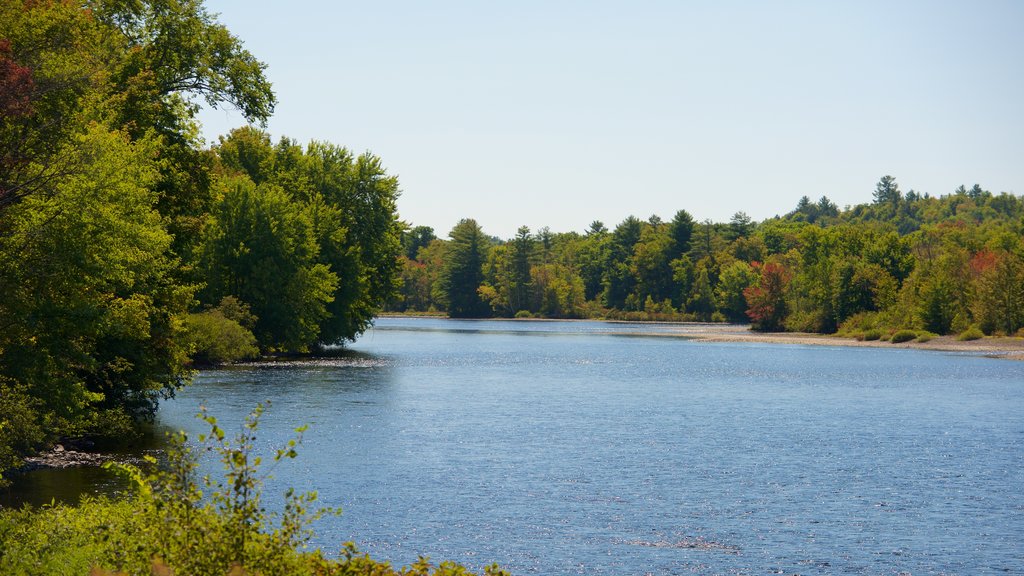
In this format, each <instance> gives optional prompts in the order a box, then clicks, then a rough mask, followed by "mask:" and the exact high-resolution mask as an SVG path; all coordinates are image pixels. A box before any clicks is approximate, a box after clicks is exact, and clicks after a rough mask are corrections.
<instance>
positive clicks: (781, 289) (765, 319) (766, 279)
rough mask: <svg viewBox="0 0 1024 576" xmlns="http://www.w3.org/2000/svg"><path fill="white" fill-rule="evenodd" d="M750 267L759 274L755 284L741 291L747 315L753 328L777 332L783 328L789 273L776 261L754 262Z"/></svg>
mask: <svg viewBox="0 0 1024 576" xmlns="http://www.w3.org/2000/svg"><path fill="white" fill-rule="evenodd" d="M752 268H753V269H754V272H756V273H758V274H759V278H758V280H757V284H756V285H754V286H751V287H749V288H747V289H746V290H744V291H743V296H744V297H745V298H746V299H747V305H748V306H750V308H749V309H748V310H747V315H748V316H749V317H750V319H751V320H752V321H753V326H752V327H753V329H754V330H759V331H762V332H777V331H780V330H782V329H783V328H784V322H785V319H786V314H787V313H788V309H787V306H786V289H787V288H788V286H789V280H790V273H789V271H788V270H786V268H785V267H784V266H783V265H782V264H779V263H777V262H770V261H769V262H765V263H764V264H759V263H755V264H754V265H753V266H752Z"/></svg>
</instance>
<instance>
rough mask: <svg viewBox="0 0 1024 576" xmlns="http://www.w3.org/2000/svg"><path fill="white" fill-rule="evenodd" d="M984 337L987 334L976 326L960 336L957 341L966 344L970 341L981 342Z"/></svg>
mask: <svg viewBox="0 0 1024 576" xmlns="http://www.w3.org/2000/svg"><path fill="white" fill-rule="evenodd" d="M984 337H985V333H984V332H982V331H981V328H978V326H977V325H974V326H971V327H970V328H968V329H967V330H964V331H963V332H961V333H960V334H958V335H957V337H956V339H957V340H960V341H961V342H966V341H968V340H980V339H981V338H984Z"/></svg>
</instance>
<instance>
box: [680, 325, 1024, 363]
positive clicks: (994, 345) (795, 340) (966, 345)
mask: <svg viewBox="0 0 1024 576" xmlns="http://www.w3.org/2000/svg"><path fill="white" fill-rule="evenodd" d="M693 337H694V339H696V340H699V341H702V342H759V343H765V344H800V345H805V346H807V345H809V346H850V347H869V348H914V349H918V350H935V351H941V352H957V353H962V354H973V355H977V356H989V357H993V358H1005V359H1009V360H1024V338H997V337H993V338H981V339H978V340H967V341H960V340H957V339H956V336H936V337H934V338H933V339H931V340H929V341H927V342H917V341H913V340H912V341H910V342H901V343H899V344H893V343H891V342H887V341H884V340H856V339H853V338H848V337H843V336H834V335H828V334H810V333H802V332H753V331H751V330H746V331H735V330H714V329H710V330H707V331H706V332H704V333H699V334H696V335H695V336H693Z"/></svg>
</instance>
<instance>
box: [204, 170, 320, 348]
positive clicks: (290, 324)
mask: <svg viewBox="0 0 1024 576" xmlns="http://www.w3.org/2000/svg"><path fill="white" fill-rule="evenodd" d="M220 186H221V187H222V190H221V194H222V199H221V201H220V202H219V203H218V204H217V206H216V207H215V209H214V213H213V220H212V222H211V223H210V224H209V226H208V227H207V231H206V238H205V241H204V246H203V255H202V257H203V267H204V272H205V274H204V277H205V278H206V279H207V286H206V288H205V289H204V290H203V300H204V301H207V302H219V301H220V300H221V299H222V298H224V297H225V296H236V297H237V298H239V299H240V300H241V301H243V302H245V303H246V304H247V305H249V306H250V307H251V309H252V312H253V314H255V315H256V317H257V321H256V325H255V330H254V333H255V335H256V338H257V340H258V341H259V343H260V346H262V347H263V348H265V349H269V350H287V351H306V350H308V349H309V347H310V346H311V345H314V344H316V343H317V342H319V341H320V326H319V324H320V322H321V321H323V320H324V319H325V318H327V317H328V316H329V312H328V308H327V306H328V304H329V303H330V302H331V301H332V299H333V298H334V292H335V291H336V290H337V286H338V277H337V276H336V275H335V274H334V273H333V272H332V271H331V269H330V267H329V266H327V265H326V264H323V263H319V262H318V261H317V259H318V255H319V246H318V245H317V238H316V235H315V231H314V225H313V222H312V220H311V217H310V214H309V211H308V210H307V209H305V208H304V207H303V206H302V205H301V204H298V203H296V202H294V200H293V199H292V197H291V196H290V195H289V194H287V193H286V192H285V191H283V190H281V189H280V188H279V187H277V186H276V185H273V184H261V185H256V184H253V182H252V181H251V180H249V179H248V178H247V177H233V178H228V179H225V180H224V181H223V182H222V183H221V184H220Z"/></svg>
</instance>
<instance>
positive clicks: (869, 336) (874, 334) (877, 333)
mask: <svg viewBox="0 0 1024 576" xmlns="http://www.w3.org/2000/svg"><path fill="white" fill-rule="evenodd" d="M881 338H882V331H881V330H878V329H871V330H868V331H866V332H864V339H865V340H869V341H870V340H879V339H881Z"/></svg>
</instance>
